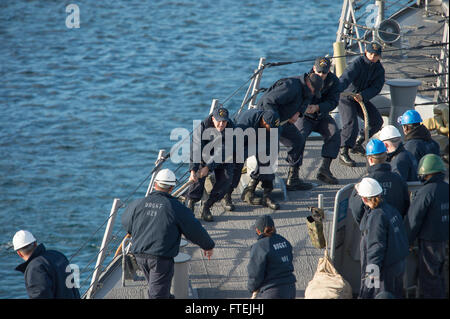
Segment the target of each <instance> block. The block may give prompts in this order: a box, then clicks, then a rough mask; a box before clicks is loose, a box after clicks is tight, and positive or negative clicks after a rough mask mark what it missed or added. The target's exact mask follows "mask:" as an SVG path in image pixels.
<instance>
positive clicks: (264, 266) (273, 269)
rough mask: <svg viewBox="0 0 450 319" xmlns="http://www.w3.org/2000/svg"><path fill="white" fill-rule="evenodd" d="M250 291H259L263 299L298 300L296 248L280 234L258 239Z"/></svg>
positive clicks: (252, 257)
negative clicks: (295, 263) (294, 260)
mask: <svg viewBox="0 0 450 319" xmlns="http://www.w3.org/2000/svg"><path fill="white" fill-rule="evenodd" d="M247 271H248V282H247V287H248V290H249V291H250V292H254V291H256V290H259V298H262V299H294V298H295V282H296V281H297V279H296V278H295V275H294V273H293V272H294V265H293V263H292V246H291V244H290V243H289V241H288V240H287V239H285V238H284V237H283V236H281V235H278V234H276V233H275V234H273V235H272V236H270V237H265V236H264V235H263V234H261V235H259V236H258V241H257V242H256V243H255V244H253V245H252V248H251V251H250V260H249V263H248V265H247Z"/></svg>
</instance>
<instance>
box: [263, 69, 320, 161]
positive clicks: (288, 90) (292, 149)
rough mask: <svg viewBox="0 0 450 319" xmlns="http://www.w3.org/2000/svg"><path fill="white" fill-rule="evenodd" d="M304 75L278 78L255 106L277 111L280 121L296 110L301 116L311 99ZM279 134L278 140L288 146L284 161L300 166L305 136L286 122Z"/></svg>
mask: <svg viewBox="0 0 450 319" xmlns="http://www.w3.org/2000/svg"><path fill="white" fill-rule="evenodd" d="M306 76H307V74H306V73H305V74H304V75H303V76H300V77H292V78H284V79H280V80H278V81H277V82H275V83H274V84H273V85H272V86H271V87H270V88H268V89H267V91H266V92H264V95H263V96H262V97H261V98H260V99H259V101H258V103H257V108H259V109H263V110H272V111H274V112H277V113H278V114H279V115H280V122H284V121H286V120H288V119H290V118H291V117H292V116H293V115H294V114H295V113H297V112H300V116H302V114H304V113H305V110H306V107H307V106H308V105H309V104H311V103H310V102H311V99H312V93H311V91H310V89H309V88H308V86H307V85H306V83H305V77H306ZM279 136H280V142H281V143H282V144H283V145H285V146H286V147H287V148H288V152H287V158H286V161H287V162H288V164H289V166H292V167H299V166H301V165H302V162H303V153H302V150H303V149H304V148H305V138H304V137H303V135H302V134H301V133H300V131H299V130H298V128H297V127H296V126H295V125H294V124H291V123H289V122H287V123H286V124H284V125H283V126H280V128H279Z"/></svg>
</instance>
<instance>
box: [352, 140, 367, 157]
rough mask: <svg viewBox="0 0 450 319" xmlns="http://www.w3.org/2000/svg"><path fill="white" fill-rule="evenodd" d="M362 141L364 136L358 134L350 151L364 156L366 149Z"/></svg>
mask: <svg viewBox="0 0 450 319" xmlns="http://www.w3.org/2000/svg"><path fill="white" fill-rule="evenodd" d="M363 143H364V137H362V136H358V139H357V140H356V143H355V146H353V148H352V149H351V150H350V152H351V153H352V154H357V155H360V156H366V150H365V149H364V146H363Z"/></svg>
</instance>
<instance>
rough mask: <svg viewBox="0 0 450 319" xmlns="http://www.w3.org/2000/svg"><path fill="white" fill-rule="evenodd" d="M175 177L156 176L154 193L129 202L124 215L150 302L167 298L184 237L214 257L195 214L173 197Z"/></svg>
mask: <svg viewBox="0 0 450 319" xmlns="http://www.w3.org/2000/svg"><path fill="white" fill-rule="evenodd" d="M175 184H176V178H175V174H174V173H173V172H172V171H171V170H169V169H163V170H161V171H159V172H158V174H157V175H156V177H155V191H153V192H151V193H150V194H149V195H148V196H147V197H145V198H142V199H138V200H135V201H133V202H132V203H130V205H129V206H128V207H127V209H126V211H125V212H124V213H123V215H122V224H123V227H124V228H125V230H126V231H127V233H128V234H130V235H131V243H132V245H131V250H130V252H131V253H132V254H133V255H134V256H135V257H136V262H137V263H138V265H139V267H140V268H141V269H142V271H143V272H144V275H145V278H146V280H147V282H148V286H149V288H148V293H149V298H150V299H168V298H169V297H170V286H171V282H172V277H173V275H174V257H175V256H176V255H177V254H178V252H179V248H180V240H181V235H182V234H183V235H184V236H185V237H186V239H188V240H189V241H191V242H192V243H194V244H196V245H198V246H200V247H201V248H202V249H203V250H204V254H205V256H207V257H208V258H210V257H211V256H212V254H213V248H214V241H213V240H212V239H211V237H210V236H209V234H208V233H207V231H206V230H205V229H204V228H203V226H202V225H201V224H200V222H199V221H198V220H197V219H196V218H195V217H194V215H193V214H192V211H191V210H190V209H188V208H187V207H186V206H184V205H183V204H181V203H180V202H179V201H178V200H177V199H176V198H174V197H172V196H171V195H170V192H171V191H172V189H173V187H174V186H175Z"/></svg>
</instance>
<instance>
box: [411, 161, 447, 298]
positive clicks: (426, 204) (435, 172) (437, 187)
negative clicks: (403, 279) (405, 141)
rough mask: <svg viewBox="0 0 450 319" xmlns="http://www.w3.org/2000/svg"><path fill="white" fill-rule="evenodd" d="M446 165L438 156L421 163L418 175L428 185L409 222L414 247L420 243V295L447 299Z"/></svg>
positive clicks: (415, 202) (416, 195)
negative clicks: (445, 268) (416, 241)
mask: <svg viewBox="0 0 450 319" xmlns="http://www.w3.org/2000/svg"><path fill="white" fill-rule="evenodd" d="M445 171H446V168H445V165H444V162H443V161H442V159H441V158H440V157H439V156H438V155H436V154H427V155H425V156H424V157H422V159H421V160H420V162H419V167H418V175H419V179H420V180H421V181H422V183H423V184H424V185H423V187H422V188H420V189H418V190H417V191H416V192H415V193H413V197H412V200H411V203H412V204H411V206H410V207H409V210H408V216H407V218H406V220H405V224H406V231H407V234H408V240H409V244H410V246H414V242H415V240H416V239H417V240H418V248H419V249H418V255H419V267H418V273H419V295H420V296H421V297H422V298H445V295H446V294H445V280H444V262H445V246H446V244H447V243H448V227H449V221H448V191H449V189H448V183H446V182H445V181H444V178H445V175H444V174H445Z"/></svg>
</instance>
